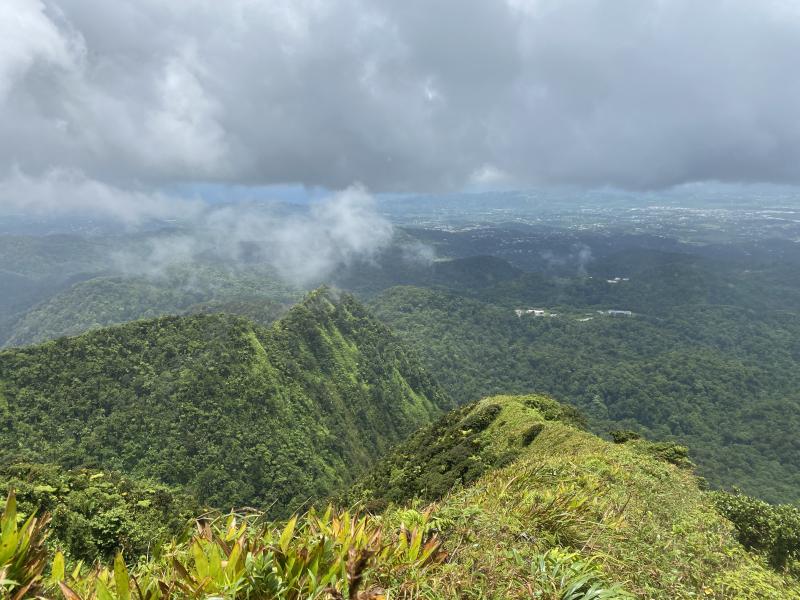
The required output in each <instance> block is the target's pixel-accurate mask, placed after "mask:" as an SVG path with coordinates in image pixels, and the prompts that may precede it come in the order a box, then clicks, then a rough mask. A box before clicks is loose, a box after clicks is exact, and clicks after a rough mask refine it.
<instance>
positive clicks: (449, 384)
mask: <svg viewBox="0 0 800 600" xmlns="http://www.w3.org/2000/svg"><path fill="white" fill-rule="evenodd" d="M514 306H518V307H528V306H531V304H517V305H514V304H510V305H508V306H505V305H498V304H493V303H489V302H483V301H479V300H476V299H474V298H466V297H464V296H462V295H459V294H457V293H454V292H443V291H440V290H430V289H420V288H411V287H400V288H393V289H391V290H388V291H387V292H385V293H384V294H382V295H381V296H379V297H378V298H377V299H375V301H374V302H373V303H372V308H373V309H374V311H375V313H376V315H378V316H379V317H380V318H381V319H382V320H383V321H384V322H386V323H387V324H388V325H389V326H390V327H392V329H393V330H394V331H396V332H397V334H398V335H399V336H400V337H402V338H403V339H404V340H405V341H406V342H407V343H408V344H409V345H410V346H411V347H413V348H415V349H416V350H417V351H418V352H419V353H420V355H421V356H422V358H423V360H424V361H425V364H426V365H427V366H428V368H429V369H430V371H431V372H432V373H433V374H434V375H435V376H436V378H437V380H438V381H440V382H441V383H442V385H443V386H444V387H445V388H446V389H447V391H448V392H449V393H450V394H451V395H452V396H453V397H454V398H456V399H457V400H458V401H459V402H462V403H463V402H469V401H474V400H477V399H478V398H480V397H483V396H487V395H490V394H497V393H524V392H526V391H529V390H531V389H533V390H537V391H540V392H543V393H547V394H551V395H553V396H554V397H557V398H561V399H564V400H566V401H569V402H570V403H572V404H574V405H575V406H577V407H578V408H579V409H580V410H581V412H583V413H584V414H586V415H587V417H589V419H590V422H591V423H592V425H593V426H594V427H595V428H596V430H598V431H608V430H609V429H614V428H619V427H624V428H634V429H638V430H639V431H641V432H643V433H646V434H647V435H648V437H652V438H655V439H664V440H669V439H671V440H677V441H680V442H681V443H684V444H686V445H688V446H689V447H691V448H692V452H693V454H694V456H695V458H696V460H697V462H698V465H699V468H700V473H701V474H702V475H703V476H705V477H706V478H708V479H709V481H710V482H711V483H713V484H714V485H716V486H723V487H730V486H740V487H741V488H742V489H743V490H745V491H746V492H747V493H749V494H752V495H756V496H760V497H763V498H765V499H767V500H769V501H772V502H797V500H798V499H800V475H798V466H800V440H799V439H798V437H797V435H796V431H797V430H798V427H800V420H799V419H800V417H798V415H800V393H798V390H800V371H798V369H797V368H796V365H797V361H798V360H799V359H800V346H799V345H798V343H797V340H798V339H800V317H798V316H797V315H794V314H790V313H780V312H766V313H761V312H756V311H749V310H744V309H736V308H733V307H727V306H693V307H691V306H687V307H680V308H675V309H673V310H670V311H668V312H666V313H662V314H661V315H659V316H652V315H648V314H636V315H634V316H633V317H631V318H611V317H609V316H607V315H602V314H598V313H597V312H596V311H587V310H586V309H583V310H579V309H574V308H569V307H563V308H562V307H555V308H554V309H553V310H554V311H555V312H557V313H559V316H558V317H553V318H551V317H539V318H537V317H533V316H523V317H522V318H519V317H517V316H516V315H515V314H514V312H513V307H514ZM532 306H537V305H536V304H532ZM538 306H542V307H544V308H553V307H551V306H548V305H538Z"/></svg>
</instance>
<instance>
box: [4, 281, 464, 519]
mask: <svg viewBox="0 0 800 600" xmlns="http://www.w3.org/2000/svg"><path fill="white" fill-rule="evenodd" d="M449 405H450V401H449V399H448V398H447V396H446V395H445V394H444V393H443V392H442V391H441V389H440V388H439V387H438V386H437V384H436V383H434V381H433V380H432V379H431V378H430V377H429V376H428V375H427V373H426V371H425V370H424V369H423V368H422V367H421V366H420V364H419V362H418V361H417V359H416V358H415V357H414V355H413V354H412V353H409V352H407V351H406V350H405V349H404V348H403V346H402V344H401V343H400V342H399V341H398V340H397V339H396V338H395V337H394V336H393V335H391V334H390V333H389V331H388V330H387V329H386V327H385V326H384V325H382V324H380V323H379V322H378V321H377V320H375V319H374V318H373V317H372V316H370V314H369V313H367V312H366V311H365V310H364V309H363V308H362V307H361V306H360V305H359V304H358V303H357V302H355V301H354V300H353V299H352V298H351V297H349V296H343V297H341V298H339V297H337V296H335V295H334V294H332V293H331V292H328V291H326V290H320V291H317V292H315V293H312V294H311V295H309V296H308V297H307V298H306V299H305V300H304V301H303V302H302V303H300V304H299V305H297V306H295V307H294V308H293V309H291V310H290V311H289V313H287V314H286V315H285V316H284V317H283V318H282V319H280V320H279V321H277V322H276V323H274V324H273V325H272V326H271V327H269V328H265V327H262V326H260V325H257V324H255V323H253V322H252V321H249V320H247V319H245V318H242V317H234V316H229V315H224V314H210V315H196V316H189V317H165V318H159V319H154V320H149V321H136V322H133V323H129V324H126V325H122V326H117V327H110V328H106V329H100V330H97V331H93V332H90V333H88V334H85V335H82V336H80V337H76V338H62V339H59V340H56V341H53V342H48V343H45V344H42V345H39V346H33V347H28V348H24V349H18V350H8V351H5V352H2V353H0V411H2V416H1V417H0V422H1V423H2V425H1V428H0V447H1V448H2V449H3V456H2V458H3V460H5V461H20V460H25V461H32V462H49V463H57V464H60V465H62V466H63V467H68V468H71V467H100V468H104V469H115V470H119V471H122V472H124V473H128V474H131V475H137V476H146V477H151V478H154V479H157V480H160V481H162V482H165V483H168V484H175V485H180V486H184V488H185V489H187V490H188V491H190V492H192V493H193V494H194V495H195V496H196V497H197V498H198V499H199V500H200V501H202V502H206V503H209V504H211V505H214V506H217V507H221V508H225V507H228V508H229V507H231V506H240V505H243V504H249V505H257V506H260V507H265V508H269V511H270V514H278V515H282V514H286V513H287V512H288V511H290V510H294V509H296V508H298V507H300V506H302V505H303V504H304V503H306V502H307V501H308V500H309V499H312V498H323V497H325V496H326V495H327V494H330V493H331V492H333V491H335V490H337V489H339V488H340V487H341V486H342V485H343V484H345V483H347V482H348V481H350V480H351V479H352V477H353V476H354V475H356V474H358V473H359V472H360V471H361V470H362V469H363V468H364V467H366V466H367V465H369V464H370V463H371V462H372V461H373V460H374V458H375V457H376V456H379V455H381V454H382V453H383V452H385V451H386V450H387V449H388V448H389V447H391V446H392V445H393V444H394V443H396V442H397V441H399V440H400V439H402V438H403V437H404V436H406V435H408V434H409V433H411V432H412V431H414V430H415V429H416V428H417V427H418V426H420V425H422V424H424V423H426V422H428V421H429V420H430V419H431V418H432V417H433V416H435V415H436V414H438V413H439V411H440V410H442V409H443V408H447V407H448V406H449Z"/></svg>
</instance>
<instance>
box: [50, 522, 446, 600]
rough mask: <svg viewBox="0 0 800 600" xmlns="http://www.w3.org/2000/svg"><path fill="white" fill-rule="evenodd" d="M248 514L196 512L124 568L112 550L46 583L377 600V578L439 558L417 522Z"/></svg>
mask: <svg viewBox="0 0 800 600" xmlns="http://www.w3.org/2000/svg"><path fill="white" fill-rule="evenodd" d="M258 521H259V519H258V517H257V516H245V517H240V516H236V515H229V516H227V517H217V518H215V519H202V520H200V521H198V523H197V530H196V532H195V534H194V535H193V536H192V537H191V539H189V540H188V541H187V542H186V543H183V544H175V545H172V546H170V547H168V548H167V549H165V550H164V552H163V553H162V556H161V558H160V559H159V560H158V561H156V562H154V563H147V564H145V565H143V566H140V567H138V568H135V569H133V573H130V572H129V571H128V569H127V568H126V566H125V563H124V561H123V559H122V556H121V555H118V556H117V558H116V560H115V561H114V566H113V569H107V568H96V569H94V570H93V571H91V572H90V573H88V574H80V573H79V572H78V571H74V572H73V573H72V575H71V576H68V577H67V576H65V569H64V567H63V559H62V560H61V564H60V565H59V566H58V568H56V567H55V566H54V568H53V575H52V576H51V579H52V583H53V584H54V586H57V588H58V590H59V591H60V593H61V595H63V597H64V598H65V599H66V600H167V599H177V598H181V599H184V598H185V599H196V600H200V599H211V598H225V599H228V598H230V599H234V598H237V599H238V598H242V599H248V600H301V599H314V598H320V599H322V598H329V599H331V600H344V599H345V598H347V599H349V600H356V599H357V600H377V599H379V598H383V597H384V593H385V592H384V589H385V587H388V586H392V587H395V588H397V589H402V588H403V585H404V583H405V579H406V578H407V577H408V576H411V575H412V574H413V573H415V572H419V570H422V569H425V568H426V567H427V566H428V565H429V564H431V563H435V562H437V561H441V560H442V559H443V558H444V555H443V553H441V552H440V551H439V547H440V544H439V541H438V539H437V538H436V537H435V536H426V535H425V534H424V530H425V527H424V525H425V524H424V523H423V524H422V526H421V527H415V528H414V529H411V530H408V529H405V528H401V529H400V531H399V532H397V533H395V534H394V535H387V534H386V533H385V531H384V529H383V527H382V526H381V523H380V521H379V520H377V519H375V518H374V517H367V516H359V515H351V514H350V513H349V512H341V513H339V512H335V511H334V510H333V509H332V508H328V510H327V511H326V512H325V513H324V514H322V515H320V514H318V513H317V512H315V511H313V510H312V511H311V512H309V513H308V514H306V515H305V516H304V517H302V518H297V517H294V518H292V519H291V520H290V521H289V522H288V523H287V524H286V525H285V526H283V527H276V526H275V525H273V524H267V525H263V524H259V522H258Z"/></svg>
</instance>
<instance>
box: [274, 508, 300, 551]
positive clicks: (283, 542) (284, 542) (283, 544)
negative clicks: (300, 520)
mask: <svg viewBox="0 0 800 600" xmlns="http://www.w3.org/2000/svg"><path fill="white" fill-rule="evenodd" d="M296 524H297V515H295V516H293V517H292V518H291V519H289V522H288V523H287V524H286V528H285V529H284V530H283V533H282V534H281V539H280V541H279V543H278V544H279V546H280V548H281V550H282V551H283V552H284V553H286V551H287V550H288V549H289V542H290V541H291V540H292V535H293V534H294V527H295V525H296Z"/></svg>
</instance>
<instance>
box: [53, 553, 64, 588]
mask: <svg viewBox="0 0 800 600" xmlns="http://www.w3.org/2000/svg"><path fill="white" fill-rule="evenodd" d="M64 574H65V565H64V554H63V553H62V552H61V551H60V550H59V551H58V552H56V553H55V555H54V556H53V566H52V569H51V573H50V581H52V582H53V583H56V582H58V581H63V580H64Z"/></svg>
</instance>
